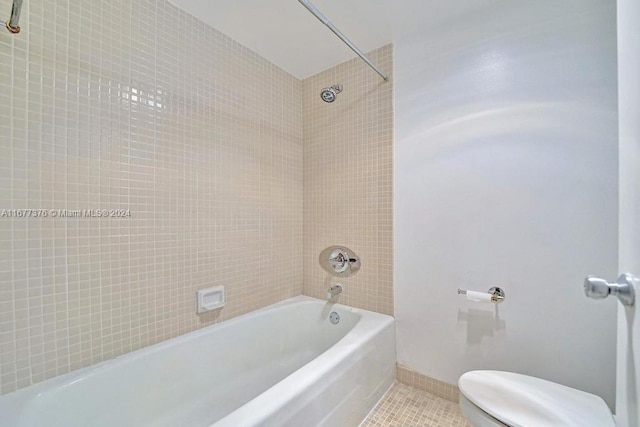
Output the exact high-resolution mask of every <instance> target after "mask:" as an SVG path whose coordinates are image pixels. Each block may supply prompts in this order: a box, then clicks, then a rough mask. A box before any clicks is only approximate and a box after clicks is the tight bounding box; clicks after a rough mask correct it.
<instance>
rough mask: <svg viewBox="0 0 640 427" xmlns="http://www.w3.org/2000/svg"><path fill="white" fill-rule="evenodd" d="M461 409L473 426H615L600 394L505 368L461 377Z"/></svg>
mask: <svg viewBox="0 0 640 427" xmlns="http://www.w3.org/2000/svg"><path fill="white" fill-rule="evenodd" d="M458 386H459V387H460V409H461V410H462V413H463V414H464V416H465V417H466V418H467V420H469V422H470V423H471V425H473V426H474V427H505V426H508V427H517V426H527V427H538V426H539V427H564V426H567V427H568V426H575V427H578V426H580V427H615V425H616V423H615V421H614V418H613V414H612V413H611V411H610V410H609V407H608V406H607V404H606V403H605V402H604V400H602V398H601V397H599V396H596V395H594V394H590V393H586V392H584V391H580V390H576V389H574V388H570V387H566V386H563V385H560V384H556V383H553V382H551V381H546V380H542V379H540V378H535V377H530V376H527V375H521V374H514V373H513V372H502V371H471V372H467V373H465V374H463V375H462V376H461V377H460V380H459V381H458Z"/></svg>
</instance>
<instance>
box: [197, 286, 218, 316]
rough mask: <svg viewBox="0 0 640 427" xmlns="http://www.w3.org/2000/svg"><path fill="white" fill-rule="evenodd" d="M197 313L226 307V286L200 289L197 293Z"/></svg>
mask: <svg viewBox="0 0 640 427" xmlns="http://www.w3.org/2000/svg"><path fill="white" fill-rule="evenodd" d="M196 297H197V298H196V312H197V313H206V312H207V311H211V310H215V309H217V308H220V307H222V306H224V286H214V287H212V288H207V289H200V290H198V291H197V292H196Z"/></svg>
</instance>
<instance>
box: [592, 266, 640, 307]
mask: <svg viewBox="0 0 640 427" xmlns="http://www.w3.org/2000/svg"><path fill="white" fill-rule="evenodd" d="M637 280H638V279H637V278H635V277H634V276H632V275H631V274H621V275H620V277H618V280H616V281H615V282H613V283H610V282H607V281H606V280H605V279H601V278H599V277H596V276H591V275H589V276H587V277H586V278H585V279H584V294H585V295H586V296H588V297H589V298H595V299H603V298H606V297H608V296H609V295H615V296H617V297H618V299H619V300H620V302H621V303H622V305H629V306H631V305H633V303H634V300H635V292H634V290H633V282H634V281H637Z"/></svg>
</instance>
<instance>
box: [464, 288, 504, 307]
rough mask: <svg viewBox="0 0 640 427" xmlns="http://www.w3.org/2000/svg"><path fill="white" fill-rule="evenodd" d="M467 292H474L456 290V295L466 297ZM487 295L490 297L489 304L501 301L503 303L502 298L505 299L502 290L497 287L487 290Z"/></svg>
mask: <svg viewBox="0 0 640 427" xmlns="http://www.w3.org/2000/svg"><path fill="white" fill-rule="evenodd" d="M467 292H474V291H467V290H466V289H460V288H458V295H467ZM487 294H488V295H490V296H491V298H490V301H491V302H497V303H501V302H502V301H504V298H505V293H504V290H502V289H501V288H498V287H497V286H494V287H492V288H489V290H488V291H487Z"/></svg>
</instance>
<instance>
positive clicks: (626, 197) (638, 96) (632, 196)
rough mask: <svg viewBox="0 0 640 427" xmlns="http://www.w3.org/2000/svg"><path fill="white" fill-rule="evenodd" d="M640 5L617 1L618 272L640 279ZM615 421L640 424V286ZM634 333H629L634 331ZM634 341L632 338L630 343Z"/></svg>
mask: <svg viewBox="0 0 640 427" xmlns="http://www.w3.org/2000/svg"><path fill="white" fill-rule="evenodd" d="M639 22H640V3H639V2H638V1H637V0H620V1H619V2H618V93H619V108H620V119H619V130H620V156H619V158H620V249H619V251H620V261H619V269H620V272H624V273H631V274H634V275H636V276H640V222H639V221H638V218H640V188H638V183H639V182H640V121H638V117H640V81H638V76H639V75H640V26H639V25H638V23H639ZM618 325H619V327H618V381H617V387H616V393H617V394H616V398H617V400H616V418H617V421H618V425H619V426H621V427H632V426H637V425H640V407H639V404H640V403H639V401H640V285H639V286H637V287H636V304H635V307H633V308H624V307H623V306H622V305H619V306H618ZM630 332H631V333H630ZM629 337H631V340H629Z"/></svg>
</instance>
